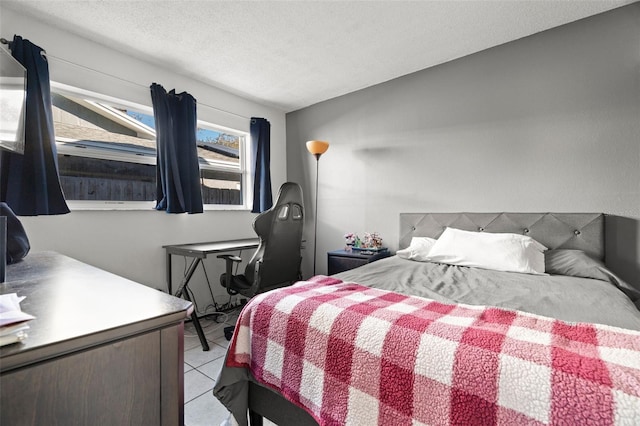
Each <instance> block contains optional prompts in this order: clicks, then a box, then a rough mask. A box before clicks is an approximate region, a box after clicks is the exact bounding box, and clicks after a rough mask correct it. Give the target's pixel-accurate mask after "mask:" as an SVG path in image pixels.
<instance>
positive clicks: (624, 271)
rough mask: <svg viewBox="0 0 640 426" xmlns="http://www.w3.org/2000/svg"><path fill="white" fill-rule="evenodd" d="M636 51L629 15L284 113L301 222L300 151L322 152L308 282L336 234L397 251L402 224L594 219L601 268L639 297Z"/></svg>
mask: <svg viewBox="0 0 640 426" xmlns="http://www.w3.org/2000/svg"><path fill="white" fill-rule="evenodd" d="M639 46H640V3H635V4H632V5H629V6H626V7H623V8H620V9H617V10H614V11H611V12H607V13H604V14H601V15H597V16H594V17H592V18H589V19H586V20H582V21H578V22H575V23H571V24H568V25H565V26H562V27H559V28H556V29H552V30H549V31H546V32H543V33H539V34H536V35H533V36H531V37H527V38H524V39H521V40H517V41H514V42H512V43H508V44H505V45H502V46H498V47H495V48H492V49H489V50H486V51H483V52H479V53H477V54H474V55H471V56H467V57H464V58H461V59H458V60H455V61H452V62H449V63H446V64H443V65H440V66H436V67H433V68H430V69H426V70H423V71H420V72H417V73H415V74H412V75H408V76H405V77H402V78H399V79H396V80H392V81H389V82H387V83H384V84H380V85H377V86H374V87H370V88H367V89H364V90H361V91H358V92H354V93H351V94H348V95H345V96H342V97H339V98H336V99H333V100H329V101H326V102H323V103H320V104H317V105H314V106H311V107H308V108H305V109H302V110H299V111H296V112H293V113H289V114H287V153H288V158H289V161H288V163H287V167H288V176H289V178H290V179H292V180H296V181H299V182H304V185H305V187H304V188H305V194H306V197H307V198H306V199H305V201H306V202H307V206H308V207H310V209H309V210H310V211H311V208H312V201H313V193H314V187H313V184H314V176H315V168H314V163H315V160H313V158H312V157H311V156H310V155H309V154H308V153H307V152H306V151H305V149H304V141H306V140H309V139H322V140H328V141H329V142H331V146H330V148H329V150H328V151H327V153H326V154H324V155H323V156H322V158H321V159H320V189H319V198H320V200H319V213H318V220H319V222H318V233H319V235H318V271H319V272H323V271H326V255H325V253H326V252H327V251H329V250H334V249H337V248H341V247H342V246H343V244H344V240H343V238H342V235H343V234H344V233H345V232H347V231H352V232H358V233H363V232H365V231H369V232H371V231H378V232H380V233H381V235H382V237H383V239H384V241H385V244H386V245H388V246H389V247H391V248H396V247H397V242H398V234H399V229H398V228H399V220H398V214H399V213H401V212H457V211H475V212H500V211H516V212H603V213H606V214H609V215H611V216H610V217H608V218H607V221H606V226H607V235H608V236H607V242H606V243H607V247H606V248H607V264H608V266H610V267H611V268H612V269H613V270H614V272H617V273H619V274H620V275H621V276H622V277H623V278H624V279H626V280H627V281H629V282H633V283H636V284H638V285H640V49H639ZM411 49H412V47H411V46H407V52H406V54H408V55H410V54H411ZM307 217H308V218H309V220H310V222H308V225H310V226H307V229H308V230H309V229H310V230H311V231H310V232H307V240H308V241H311V242H312V241H313V228H312V222H311V219H312V215H308V216H307ZM309 265H310V259H306V269H307V270H309V267H310V266H309Z"/></svg>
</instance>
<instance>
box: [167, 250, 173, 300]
mask: <svg viewBox="0 0 640 426" xmlns="http://www.w3.org/2000/svg"><path fill="white" fill-rule="evenodd" d="M166 257H167V259H166V261H165V262H166V266H165V267H166V269H165V274H166V278H165V279H166V281H167V293H169V294H173V293H172V292H171V280H172V276H171V273H172V272H171V253H167V254H166Z"/></svg>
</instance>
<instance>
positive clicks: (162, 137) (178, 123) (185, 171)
mask: <svg viewBox="0 0 640 426" xmlns="http://www.w3.org/2000/svg"><path fill="white" fill-rule="evenodd" d="M151 101H152V104H153V117H154V119H155V125H156V152H157V155H156V158H157V166H156V178H157V198H156V199H157V205H156V210H164V211H166V212H167V213H185V212H186V213H202V211H203V206H202V190H201V187H200V167H199V164H198V149H197V146H196V130H197V118H196V100H195V99H194V98H193V96H191V95H190V94H188V93H186V92H183V93H179V94H176V93H175V90H172V91H170V92H169V93H167V92H166V91H165V90H164V88H163V87H162V86H161V85H159V84H156V83H153V84H152V85H151Z"/></svg>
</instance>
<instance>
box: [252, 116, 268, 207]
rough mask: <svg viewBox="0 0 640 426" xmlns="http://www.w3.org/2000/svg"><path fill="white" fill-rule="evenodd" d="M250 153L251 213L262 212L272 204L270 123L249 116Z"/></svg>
mask: <svg viewBox="0 0 640 426" xmlns="http://www.w3.org/2000/svg"><path fill="white" fill-rule="evenodd" d="M250 133H251V154H252V156H253V157H252V158H253V159H254V160H255V174H254V179H253V208H252V209H251V212H252V213H262V212H263V211H265V210H269V209H270V208H271V206H272V205H273V196H272V194H271V123H269V121H267V120H265V119H264V118H256V117H252V118H251V126H250Z"/></svg>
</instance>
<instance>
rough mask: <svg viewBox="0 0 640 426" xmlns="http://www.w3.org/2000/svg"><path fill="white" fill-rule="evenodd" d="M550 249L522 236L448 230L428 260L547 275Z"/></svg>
mask: <svg viewBox="0 0 640 426" xmlns="http://www.w3.org/2000/svg"><path fill="white" fill-rule="evenodd" d="M546 249H547V248H546V247H545V246H543V245H542V244H540V243H539V242H537V241H536V240H534V239H533V238H531V237H527V236H525V235H518V234H492V233H488V232H470V231H462V230H460V229H455V228H447V229H445V230H444V232H443V233H442V235H440V238H438V240H437V241H436V243H435V244H434V246H433V248H432V249H431V251H430V252H429V255H428V256H427V260H429V261H430V262H438V263H446V264H449V265H458V266H473V267H476V268H483V269H493V270H496V271H507V272H522V273H525V274H542V275H545V274H544V251H545V250H546Z"/></svg>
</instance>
